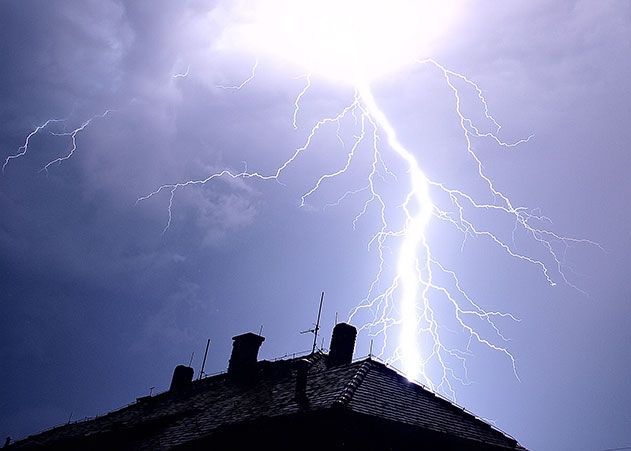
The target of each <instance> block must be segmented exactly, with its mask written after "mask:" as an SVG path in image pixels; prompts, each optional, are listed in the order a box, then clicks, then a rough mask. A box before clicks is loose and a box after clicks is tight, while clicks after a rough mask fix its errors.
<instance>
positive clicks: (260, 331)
mask: <svg viewBox="0 0 631 451" xmlns="http://www.w3.org/2000/svg"><path fill="white" fill-rule="evenodd" d="M262 336H263V325H262V324H261V327H260V329H259V337H262Z"/></svg>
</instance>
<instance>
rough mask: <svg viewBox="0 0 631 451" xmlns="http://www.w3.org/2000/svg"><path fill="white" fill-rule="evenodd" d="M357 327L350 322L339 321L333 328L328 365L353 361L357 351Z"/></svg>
mask: <svg viewBox="0 0 631 451" xmlns="http://www.w3.org/2000/svg"><path fill="white" fill-rule="evenodd" d="M356 337H357V329H356V328H355V327H353V326H351V325H350V324H346V323H338V324H336V325H335V327H334V328H333V335H332V336H331V346H330V350H329V356H328V358H327V366H330V367H331V366H337V365H344V364H347V363H351V362H352V361H353V352H354V351H355V338H356Z"/></svg>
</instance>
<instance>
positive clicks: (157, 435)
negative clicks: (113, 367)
mask: <svg viewBox="0 0 631 451" xmlns="http://www.w3.org/2000/svg"><path fill="white" fill-rule="evenodd" d="M333 335H334V336H333V338H332V340H331V348H332V349H331V352H330V353H329V354H325V353H323V352H321V351H316V352H314V353H312V354H310V355H309V356H307V357H303V358H290V359H285V360H278V361H273V362H271V361H266V360H263V361H257V354H258V348H259V346H260V345H261V343H262V342H263V340H264V338H263V337H261V336H258V335H255V334H251V333H250V334H244V335H239V336H237V337H234V339H233V340H234V345H233V352H232V356H231V358H230V365H229V370H228V372H227V373H225V374H219V375H216V376H210V377H206V378H203V379H200V380H197V381H193V380H192V378H193V371H192V369H190V368H188V367H185V366H178V367H177V368H176V369H175V371H174V374H173V382H172V383H171V388H170V389H169V391H167V392H164V393H161V394H158V395H156V396H151V397H144V398H139V399H138V400H137V402H136V403H134V404H132V405H129V406H127V407H124V408H122V409H120V410H117V411H114V412H111V413H108V414H106V415H104V416H102V417H97V418H94V419H90V420H86V421H82V422H77V423H72V424H68V425H65V426H60V427H56V428H53V429H50V430H48V431H45V432H42V433H40V434H36V435H32V436H30V437H28V438H26V439H24V440H21V441H18V442H16V443H14V444H12V445H10V446H9V447H8V449H15V450H18V449H20V450H22V449H64V450H66V449H68V450H88V449H121V450H123V449H134V450H136V449H137V450H167V449H177V450H192V449H245V448H249V447H254V446H257V447H259V448H261V449H270V447H271V449H360V448H361V449H368V450H369V449H375V450H377V449H378V450H395V449H396V450H398V449H432V450H443V449H444V450H507V449H510V450H524V448H523V447H521V446H520V445H519V444H518V443H517V441H516V440H515V439H513V438H512V437H509V436H508V435H506V434H504V433H503V432H501V431H499V430H498V429H496V428H494V427H492V426H491V425H489V424H488V423H486V422H484V421H482V420H481V419H479V418H477V417H475V416H474V415H472V414H471V413H469V412H467V411H465V410H464V409H462V408H460V407H458V406H456V405H455V404H453V403H451V402H449V401H447V400H446V399H444V398H442V397H440V396H437V395H435V394H433V393H431V392H430V391H428V390H427V389H425V388H424V387H422V386H420V385H418V384H415V383H412V382H410V381H408V380H407V379H406V378H405V377H404V376H403V375H401V374H399V373H398V372H397V371H395V370H393V369H392V368H390V367H388V366H386V365H384V364H383V363H380V362H377V361H375V360H372V359H370V358H365V359H363V360H359V361H355V362H352V354H353V349H354V341H355V335H356V331H355V329H354V328H352V326H349V325H347V324H338V325H337V326H336V328H335V330H334V334H333Z"/></svg>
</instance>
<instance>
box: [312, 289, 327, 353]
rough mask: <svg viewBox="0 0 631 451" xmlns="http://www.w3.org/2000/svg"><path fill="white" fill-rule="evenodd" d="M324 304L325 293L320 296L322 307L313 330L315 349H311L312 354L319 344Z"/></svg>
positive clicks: (319, 309)
mask: <svg viewBox="0 0 631 451" xmlns="http://www.w3.org/2000/svg"><path fill="white" fill-rule="evenodd" d="M323 302H324V291H323V292H322V295H320V307H319V308H318V319H317V320H316V325H315V329H313V348H312V349H311V354H313V353H314V352H315V350H316V345H317V344H318V332H319V331H320V314H321V313H322V303H323Z"/></svg>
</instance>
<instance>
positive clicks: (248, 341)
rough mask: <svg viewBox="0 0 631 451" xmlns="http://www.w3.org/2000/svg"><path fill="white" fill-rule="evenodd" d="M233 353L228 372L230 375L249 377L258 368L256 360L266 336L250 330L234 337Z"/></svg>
mask: <svg viewBox="0 0 631 451" xmlns="http://www.w3.org/2000/svg"><path fill="white" fill-rule="evenodd" d="M232 340H233V342H232V355H231V356H230V361H229V362H228V374H229V375H230V376H235V377H237V378H240V377H246V378H247V377H249V376H251V375H253V374H254V372H255V370H256V361H257V358H258V354H259V348H260V347H261V344H262V343H263V342H264V341H265V337H262V336H260V335H256V334H253V333H252V332H248V333H246V334H242V335H237V336H236V337H232Z"/></svg>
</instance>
